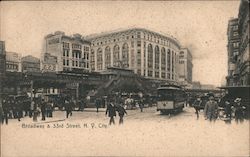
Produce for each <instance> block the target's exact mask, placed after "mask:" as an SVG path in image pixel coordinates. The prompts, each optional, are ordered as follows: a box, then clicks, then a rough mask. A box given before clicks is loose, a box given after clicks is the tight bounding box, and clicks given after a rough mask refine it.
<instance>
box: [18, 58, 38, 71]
mask: <svg viewBox="0 0 250 157" xmlns="http://www.w3.org/2000/svg"><path fill="white" fill-rule="evenodd" d="M21 63H22V72H40V59H38V58H36V57H33V56H31V55H28V56H25V57H22V59H21Z"/></svg>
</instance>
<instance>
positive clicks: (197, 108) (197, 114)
mask: <svg viewBox="0 0 250 157" xmlns="http://www.w3.org/2000/svg"><path fill="white" fill-rule="evenodd" d="M201 103H202V101H201V98H199V97H198V98H197V99H196V100H195V102H194V104H193V107H194V109H195V114H196V117H197V119H199V112H200V107H201Z"/></svg>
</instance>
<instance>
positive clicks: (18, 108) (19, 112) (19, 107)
mask: <svg viewBox="0 0 250 157" xmlns="http://www.w3.org/2000/svg"><path fill="white" fill-rule="evenodd" d="M22 114H23V110H22V102H21V101H20V100H18V101H16V115H17V119H18V121H19V122H20V121H21V117H22Z"/></svg>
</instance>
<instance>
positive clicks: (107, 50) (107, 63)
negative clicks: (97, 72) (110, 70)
mask: <svg viewBox="0 0 250 157" xmlns="http://www.w3.org/2000/svg"><path fill="white" fill-rule="evenodd" d="M104 53H105V68H107V67H110V66H111V52H110V47H109V46H107V47H106V48H105V52H104Z"/></svg>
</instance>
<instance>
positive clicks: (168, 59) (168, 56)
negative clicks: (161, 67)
mask: <svg viewBox="0 0 250 157" xmlns="http://www.w3.org/2000/svg"><path fill="white" fill-rule="evenodd" d="M170 57H171V56H170V50H169V49H168V53H167V71H168V72H170V65H171V63H170V60H171V58H170Z"/></svg>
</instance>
